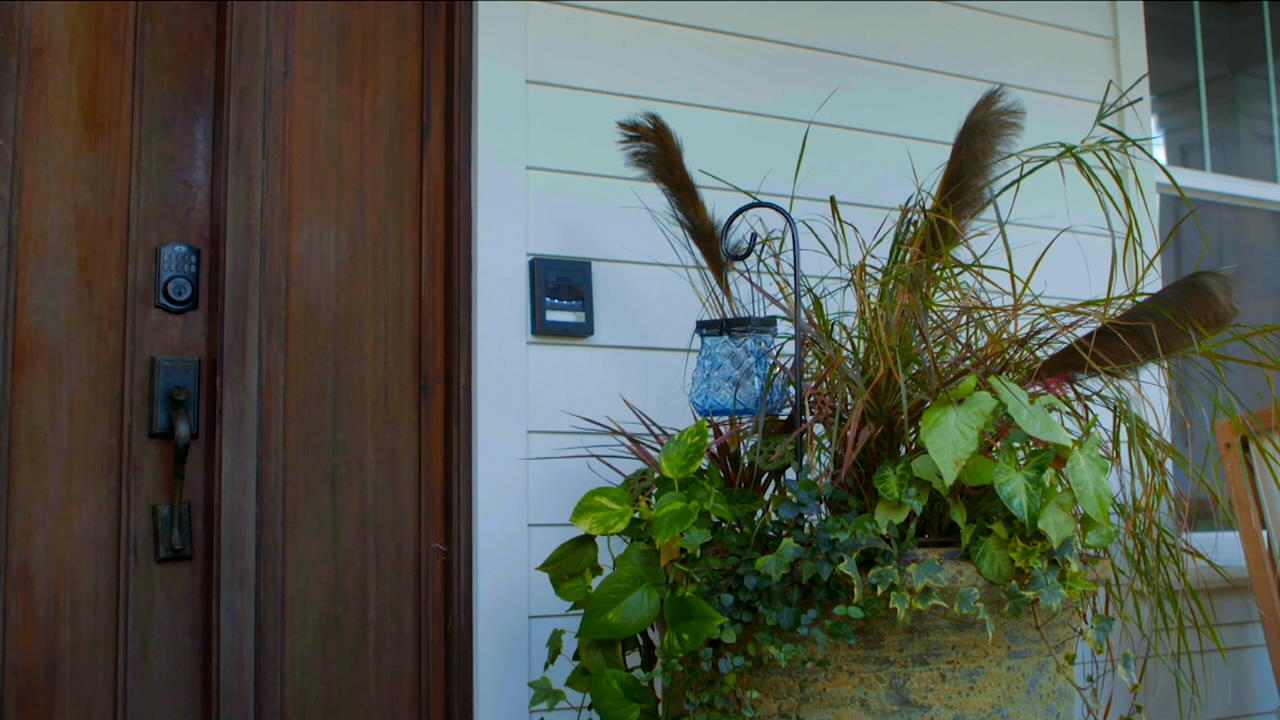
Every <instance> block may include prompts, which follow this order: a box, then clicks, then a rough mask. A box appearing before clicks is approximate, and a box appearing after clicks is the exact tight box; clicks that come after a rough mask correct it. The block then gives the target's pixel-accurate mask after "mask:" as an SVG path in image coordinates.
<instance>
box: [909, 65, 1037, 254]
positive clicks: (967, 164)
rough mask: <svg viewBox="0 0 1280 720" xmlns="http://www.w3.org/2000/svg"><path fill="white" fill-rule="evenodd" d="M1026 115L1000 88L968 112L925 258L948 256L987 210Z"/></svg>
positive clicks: (938, 197)
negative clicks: (1000, 165) (998, 165)
mask: <svg viewBox="0 0 1280 720" xmlns="http://www.w3.org/2000/svg"><path fill="white" fill-rule="evenodd" d="M1025 115H1026V113H1025V112H1024V111H1023V109H1022V107H1021V105H1019V104H1018V103H1017V102H1016V101H1014V100H1012V99H1010V98H1009V96H1008V95H1007V94H1006V93H1005V91H1004V88H1000V87H996V88H992V89H990V90H988V91H987V92H985V93H983V95H982V97H981V98H979V99H978V102H977V103H975V104H974V106H973V108H972V109H971V110H969V114H968V115H967V116H966V117H965V119H964V124H963V125H961V126H960V131H959V132H958V133H956V139H955V142H954V143H953V144H952V146H951V157H950V158H949V159H948V160H947V166H946V169H945V170H943V172H942V179H941V180H939V181H938V190H937V192H936V193H935V194H934V198H933V207H932V209H930V211H929V222H928V223H927V225H926V226H925V228H924V232H922V233H921V236H920V240H919V242H920V246H919V251H920V254H922V255H923V256H924V257H938V256H940V255H941V254H942V253H946V252H948V251H950V250H951V249H952V248H953V247H955V246H956V245H957V244H958V243H959V242H960V240H961V239H962V238H963V237H964V233H965V231H966V229H967V228H968V226H969V223H971V222H973V220H974V219H975V218H977V217H978V214H979V213H981V212H982V210H983V209H984V208H986V206H987V204H988V203H989V202H990V200H991V182H992V179H993V178H994V176H995V166H996V163H998V162H999V161H1000V160H1001V159H1002V158H1004V157H1006V156H1008V155H1010V154H1011V153H1012V152H1013V150H1014V147H1013V144H1014V143H1015V142H1016V141H1017V139H1018V136H1019V135H1021V134H1022V121H1023V118H1024V117H1025Z"/></svg>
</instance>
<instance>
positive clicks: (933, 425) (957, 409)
mask: <svg viewBox="0 0 1280 720" xmlns="http://www.w3.org/2000/svg"><path fill="white" fill-rule="evenodd" d="M995 407H996V399H995V398H993V397H991V394H990V393H986V392H982V391H978V392H975V393H973V394H972V395H970V396H968V397H967V398H965V399H964V400H963V401H962V402H956V401H954V400H952V399H951V398H950V397H946V396H944V397H941V398H938V399H937V400H935V401H934V403H933V404H932V405H930V406H929V409H928V410H925V411H924V415H923V417H922V419H921V423H920V441H921V442H923V443H924V446H925V448H926V449H928V451H929V456H930V457H932V458H933V461H934V462H935V463H937V466H938V471H939V472H941V473H942V480H943V482H945V483H946V484H947V485H948V486H950V485H951V483H953V482H955V479H956V477H957V476H959V475H960V471H961V470H963V469H964V466H965V463H966V462H968V460H969V458H970V456H972V455H973V454H974V452H976V451H977V449H978V441H979V440H980V439H981V435H982V429H983V428H984V427H985V426H986V424H987V421H988V419H989V418H990V416H991V411H992V410H994V409H995Z"/></svg>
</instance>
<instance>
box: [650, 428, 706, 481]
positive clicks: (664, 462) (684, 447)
mask: <svg viewBox="0 0 1280 720" xmlns="http://www.w3.org/2000/svg"><path fill="white" fill-rule="evenodd" d="M710 433H711V430H710V426H709V425H708V424H707V421H706V420H705V419H703V420H699V421H698V422H696V423H694V424H692V425H690V426H689V427H687V428H685V429H684V430H682V431H680V433H679V434H677V435H676V436H675V437H673V438H671V439H670V440H668V441H667V444H666V445H663V446H662V454H661V455H659V456H658V467H660V468H661V469H662V474H663V475H666V476H667V477H669V478H671V479H672V480H683V479H685V478H687V477H689V476H690V475H692V474H694V473H695V472H697V470H698V468H700V467H702V461H703V459H704V458H706V456H707V448H708V447H710V445H711V435H710Z"/></svg>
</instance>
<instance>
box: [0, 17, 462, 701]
mask: <svg viewBox="0 0 1280 720" xmlns="http://www.w3.org/2000/svg"><path fill="white" fill-rule="evenodd" d="M469 15H470V10H469V8H467V7H466V6H461V5H452V4H449V3H427V4H425V5H424V4H419V3H385V4H373V3H350V4H337V3H333V4H331V3H323V4H321V3H317V4H297V5H286V4H272V5H266V4H262V5H259V4H252V3H228V4H214V3H201V2H196V3H165V4H160V3H141V4H130V3H118V4H111V3H102V4H87V3H86V4H40V3H16V4H12V3H11V4H3V5H0V408H3V413H0V530H2V531H3V534H2V537H3V538H4V553H3V555H0V558H2V560H0V562H2V563H3V565H2V566H0V578H3V585H0V598H2V601H3V614H2V615H0V618H2V620H3V626H2V627H0V643H2V644H0V654H2V657H0V666H2V668H3V675H0V700H2V702H3V705H2V706H0V712H2V716H3V717H5V718H23V719H25V718H64V717H65V718H75V719H76V720H80V719H82V718H107V717H116V718H125V717H130V718H132V717H138V718H150V717H174V718H197V717H227V718H251V717H260V718H278V717H291V718H293V717H296V718H303V717H306V718H312V717H320V718H324V717H333V718H351V717H375V716H387V717H397V718H399V717H431V718H465V717H468V716H469V715H470V697H469V695H470V693H469V687H470V679H469V667H470V656H469V647H468V637H469V623H468V617H467V609H468V606H469V600H468V599H467V592H468V590H469V585H470V580H469V577H468V575H467V572H468V567H469V558H468V557H467V554H466V549H467V546H468V535H467V533H468V532H469V525H468V523H467V521H466V519H467V514H468V507H467V496H466V492H465V490H466V487H467V485H466V482H465V478H466V474H467V469H468V463H467V455H468V452H469V445H468V443H467V435H466V429H467V427H469V417H468V416H467V415H466V411H467V403H466V397H467V395H468V385H467V376H468V373H467V367H468V362H469V361H468V356H467V347H468V344H467V339H468V327H469V314H468V312H467V308H468V307H469V297H468V293H469V287H470V285H469V272H470V271H469V268H468V267H467V265H466V258H467V257H468V246H469V242H470V241H469V227H468V225H467V217H468V215H467V207H468V204H469V200H468V197H467V192H468V185H467V182H466V177H467V174H468V173H469V166H468V162H467V157H468V155H469V147H468V143H469V138H468V135H467V127H468V124H469V120H468V117H469V116H468V112H469V103H470V95H469V82H470V80H469V63H468V60H469V57H468V53H469V52H470V43H469V34H470V26H469ZM177 240H181V241H185V242H190V243H192V244H194V245H196V246H198V247H200V248H201V249H202V250H203V252H204V267H203V269H202V273H201V281H202V284H201V289H200V290H201V297H200V306H199V309H198V310H197V311H195V312H191V313H187V314H183V315H170V314H168V313H165V312H163V311H160V310H158V309H156V308H154V307H153V306H152V300H153V297H154V295H153V293H154V287H153V283H154V252H155V248H156V246H158V245H160V244H164V243H167V242H173V241H177ZM153 355H178V356H191V357H199V358H201V359H202V361H203V363H204V369H205V372H204V378H203V387H202V402H201V410H202V414H203V417H202V418H201V421H200V427H201V432H200V435H199V437H198V439H197V440H196V441H195V443H194V444H193V449H192V453H191V458H190V460H189V462H188V475H187V477H188V482H187V490H186V496H187V499H188V500H189V501H190V502H191V503H192V507H193V525H194V535H195V542H194V545H195V552H194V557H193V558H192V560H191V561H189V562H176V563H165V564H157V563H155V562H154V561H153V558H152V532H153V531H152V527H151V506H152V505H153V504H157V503H161V502H165V501H166V500H167V498H168V495H169V493H170V491H171V482H172V480H171V463H172V448H171V445H170V441H165V440H158V439H152V438H149V437H148V436H147V433H146V425H147V414H148V412H149V406H148V405H149V400H148V387H147V385H148V372H149V359H150V357H151V356H153Z"/></svg>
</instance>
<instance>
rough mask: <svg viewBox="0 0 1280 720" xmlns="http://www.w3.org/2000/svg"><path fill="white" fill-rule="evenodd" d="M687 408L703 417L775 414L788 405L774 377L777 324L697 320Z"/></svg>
mask: <svg viewBox="0 0 1280 720" xmlns="http://www.w3.org/2000/svg"><path fill="white" fill-rule="evenodd" d="M696 332H697V334H698V337H699V338H700V339H701V342H702V344H701V347H699V349H698V361H697V364H696V365H695V366H694V369H693V386H692V388H690V390H689V403H690V404H691V405H693V409H694V411H695V412H697V413H698V414H699V415H701V416H703V417H739V416H754V415H769V414H777V413H780V412H781V411H782V409H783V408H784V407H785V406H786V405H787V404H788V403H789V402H790V400H791V392H790V391H791V385H790V382H791V381H790V380H789V379H788V378H787V376H786V374H785V373H781V372H778V368H779V365H778V363H777V362H776V358H777V354H778V349H779V345H778V341H777V335H778V321H777V318H771V317H741V318H717V319H714V320H701V321H699V322H698V323H697V326H696Z"/></svg>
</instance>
